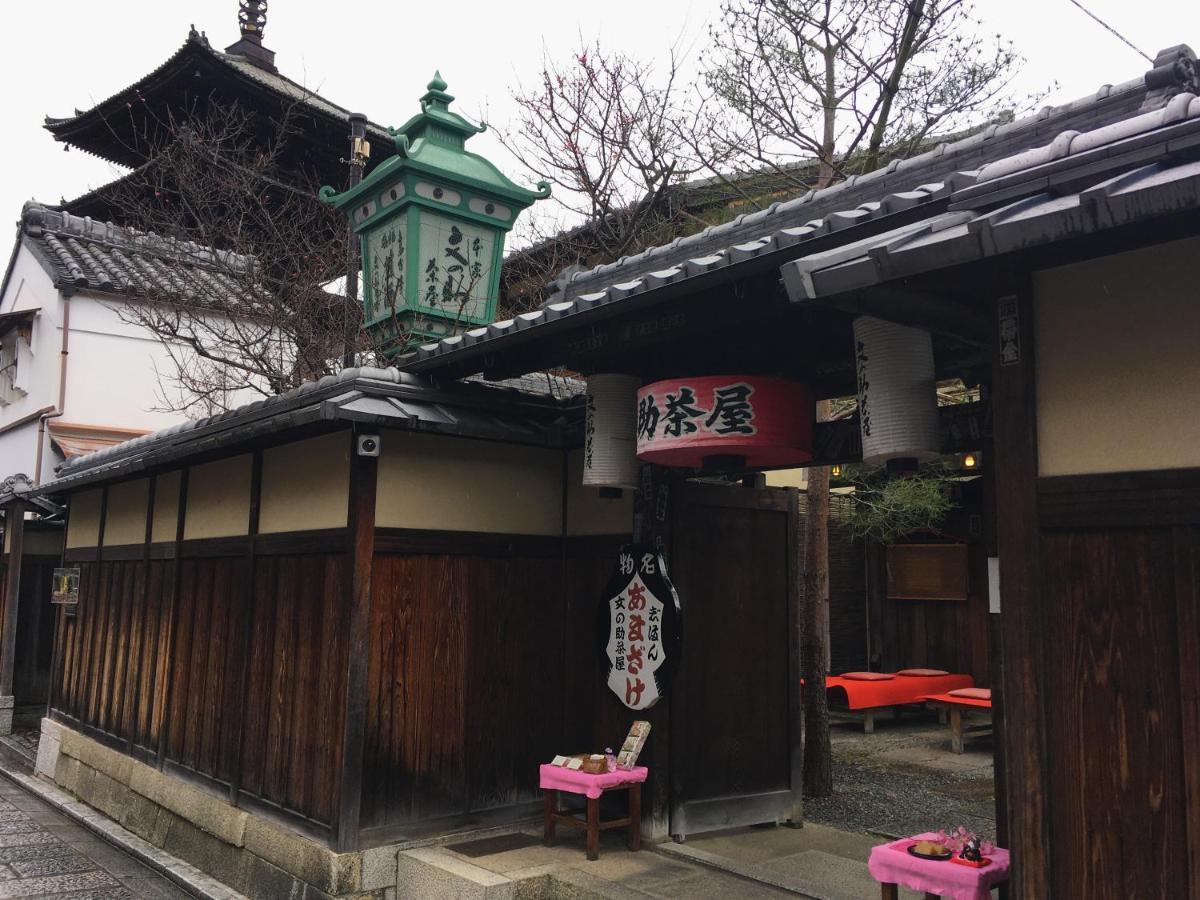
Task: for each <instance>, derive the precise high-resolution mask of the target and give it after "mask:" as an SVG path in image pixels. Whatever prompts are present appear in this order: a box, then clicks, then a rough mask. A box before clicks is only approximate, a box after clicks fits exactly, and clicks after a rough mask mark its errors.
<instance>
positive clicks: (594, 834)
mask: <svg viewBox="0 0 1200 900" xmlns="http://www.w3.org/2000/svg"><path fill="white" fill-rule="evenodd" d="M648 774H649V770H648V769H647V768H646V767H645V766H634V768H632V769H628V770H626V769H617V771H615V772H605V773H603V774H602V775H589V774H587V773H586V772H579V771H572V770H571V769H565V768H563V767H562V766H555V765H551V764H550V763H545V764H543V765H542V767H541V771H540V786H541V788H542V792H543V796H544V798H545V808H546V821H545V830H544V833H543V837H542V842H543V843H544V844H545V845H546V846H547V847H549V846H550V845H552V844H553V843H554V839H555V833H554V832H555V826H556V825H557V824H558V823H559V822H562V823H563V824H564V825H570V826H571V827H573V828H582V829H584V830H585V831H586V832H587V858H588V859H599V858H600V832H601V831H605V830H607V829H609V828H623V827H628V829H629V830H628V832H627V844H628V846H629V849H630V850H641V849H642V782H644V781H645V780H646V776H647V775H648ZM624 790H627V791H629V815H628V816H627V817H625V818H624V819H610V820H608V821H606V822H601V821H600V795H601V794H603V793H604V792H605V791H624ZM559 791H567V792H568V793H571V794H583V795H584V796H586V797H587V821H586V822H585V821H584V820H582V819H578V818H576V817H575V816H573V815H571V814H570V813H567V812H562V811H561V810H559V808H558V792H559Z"/></svg>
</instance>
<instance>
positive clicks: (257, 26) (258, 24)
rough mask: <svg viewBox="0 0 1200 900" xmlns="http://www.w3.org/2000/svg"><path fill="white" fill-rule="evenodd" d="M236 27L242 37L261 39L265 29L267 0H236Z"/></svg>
mask: <svg viewBox="0 0 1200 900" xmlns="http://www.w3.org/2000/svg"><path fill="white" fill-rule="evenodd" d="M238 7H239V8H238V27H239V28H240V29H241V31H242V36H243V37H251V36H255V37H257V38H258V39H259V40H262V35H263V32H264V31H266V29H267V0H238Z"/></svg>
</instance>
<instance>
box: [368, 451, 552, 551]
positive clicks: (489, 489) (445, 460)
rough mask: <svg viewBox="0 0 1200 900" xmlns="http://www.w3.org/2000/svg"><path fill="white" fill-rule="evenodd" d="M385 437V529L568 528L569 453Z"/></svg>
mask: <svg viewBox="0 0 1200 900" xmlns="http://www.w3.org/2000/svg"><path fill="white" fill-rule="evenodd" d="M382 440H383V446H382V448H381V449H382V453H381V455H380V460H379V482H378V486H377V489H376V510H375V521H376V524H377V525H378V526H379V527H380V528H419V529H430V530H434V531H483V532H490V533H497V534H537V535H558V534H561V533H562V454H561V451H558V450H548V449H543V448H539V447H523V446H517V445H513V444H498V443H493V442H491V441H476V440H468V439H466V438H454V437H448V436H444V435H432V434H414V433H412V432H407V431H384V432H383V434H382Z"/></svg>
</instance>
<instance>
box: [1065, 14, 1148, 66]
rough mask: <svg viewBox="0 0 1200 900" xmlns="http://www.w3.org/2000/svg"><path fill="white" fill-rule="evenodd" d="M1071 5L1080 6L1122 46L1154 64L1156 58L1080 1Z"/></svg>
mask: <svg viewBox="0 0 1200 900" xmlns="http://www.w3.org/2000/svg"><path fill="white" fill-rule="evenodd" d="M1071 3H1073V4H1074V5H1075V6H1078V7H1079V8H1080V9H1081V10H1083V12H1084V13H1085V14H1086V15H1087V16H1089V17H1090V18H1091V19H1093V20H1095V21H1096V22H1097V23H1098V24H1100V25H1101V26H1102V27H1103V28H1105V29H1106V30H1107V31H1108V32H1109V33H1110V34H1112V35H1113V37H1115V38H1116V39H1117V40H1119V41H1120V42H1121V43H1122V44H1124V45H1125V46H1126V47H1128V48H1129V49H1130V50H1132V51H1133V52H1134V53H1140V54H1141V55H1142V56H1144V57H1146V60H1147V61H1148V62H1151V63H1153V62H1154V57H1152V56H1151V55H1150V54H1149V53H1146V52H1145V51H1144V50H1142V49H1141V48H1140V47H1138V46H1137V45H1136V44H1135V43H1134V42H1133V41H1131V40H1129V38H1127V37H1125V35H1123V34H1121V32H1119V31H1117V29H1115V28H1113V27H1112V26H1111V25H1109V24H1108V23H1107V22H1105V21H1104V20H1103V19H1102V18H1100V17H1099V16H1098V15H1096V14H1095V13H1094V12H1092V11H1091V10H1090V9H1088V8H1087V7H1086V6H1084V5H1083V4H1082V3H1080V2H1079V0H1071Z"/></svg>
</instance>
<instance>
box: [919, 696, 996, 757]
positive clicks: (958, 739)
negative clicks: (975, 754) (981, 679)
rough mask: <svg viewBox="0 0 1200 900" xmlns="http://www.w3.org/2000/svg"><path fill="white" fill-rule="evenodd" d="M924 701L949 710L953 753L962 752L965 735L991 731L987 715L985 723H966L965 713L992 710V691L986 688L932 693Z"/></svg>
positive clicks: (984, 734)
mask: <svg viewBox="0 0 1200 900" xmlns="http://www.w3.org/2000/svg"><path fill="white" fill-rule="evenodd" d="M925 700H926V702H928V703H932V704H933V705H934V706H938V707H941V708H942V709H947V710H949V711H950V749H951V750H953V751H954V752H955V753H962V752H963V742H964V739H965V738H967V737H985V736H990V735H991V733H992V722H991V718H990V717H989V719H988V721H987V722H986V723H981V724H974V725H967V724H966V723H965V722H964V718H965V714H967V713H970V712H973V711H975V710H980V709H986V710H987V711H988V712H991V710H992V692H991V690H989V689H988V688H976V687H973V688H959V689H957V690H953V691H947V692H946V693H944V694H933V695H931V696H928V697H926V698H925Z"/></svg>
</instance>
